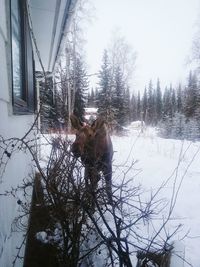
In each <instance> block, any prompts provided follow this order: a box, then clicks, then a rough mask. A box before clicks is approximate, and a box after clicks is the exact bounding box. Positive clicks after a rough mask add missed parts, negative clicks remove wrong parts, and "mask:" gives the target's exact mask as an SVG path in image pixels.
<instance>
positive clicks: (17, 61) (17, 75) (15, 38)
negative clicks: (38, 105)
mask: <svg viewBox="0 0 200 267" xmlns="http://www.w3.org/2000/svg"><path fill="white" fill-rule="evenodd" d="M19 8H20V7H19V2H18V0H11V26H12V72H13V93H14V97H17V98H20V99H23V90H22V54H21V52H22V49H21V44H22V33H21V19H20V9H19Z"/></svg>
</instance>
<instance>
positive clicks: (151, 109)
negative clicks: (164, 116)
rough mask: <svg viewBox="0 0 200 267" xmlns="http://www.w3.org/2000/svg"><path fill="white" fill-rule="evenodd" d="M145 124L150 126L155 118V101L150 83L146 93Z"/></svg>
mask: <svg viewBox="0 0 200 267" xmlns="http://www.w3.org/2000/svg"><path fill="white" fill-rule="evenodd" d="M146 116H147V123H148V124H150V125H152V124H153V122H154V118H155V117H154V116H155V99H154V91H153V84H152V81H150V82H149V87H148V92H147V115H146Z"/></svg>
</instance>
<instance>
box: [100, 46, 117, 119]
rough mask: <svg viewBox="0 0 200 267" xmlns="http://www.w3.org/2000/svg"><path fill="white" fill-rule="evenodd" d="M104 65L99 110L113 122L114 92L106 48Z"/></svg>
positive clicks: (101, 73) (101, 75)
mask: <svg viewBox="0 0 200 267" xmlns="http://www.w3.org/2000/svg"><path fill="white" fill-rule="evenodd" d="M102 61H103V62H102V66H101V70H100V72H99V73H100V74H99V92H98V96H97V107H98V112H99V113H102V114H104V116H105V118H106V120H107V121H108V122H109V123H111V122H112V121H113V120H114V107H113V102H112V100H113V94H112V93H113V92H112V77H111V68H110V63H109V59H108V53H107V50H104V54H103V59H102Z"/></svg>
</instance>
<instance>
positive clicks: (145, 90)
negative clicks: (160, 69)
mask: <svg viewBox="0 0 200 267" xmlns="http://www.w3.org/2000/svg"><path fill="white" fill-rule="evenodd" d="M147 109H148V103H147V89H146V87H145V89H144V94H143V98H142V113H143V118H142V119H143V121H145V122H146V116H147Z"/></svg>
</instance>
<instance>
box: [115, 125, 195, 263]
mask: <svg viewBox="0 0 200 267" xmlns="http://www.w3.org/2000/svg"><path fill="white" fill-rule="evenodd" d="M112 140H113V145H114V150H115V153H114V162H113V165H114V177H113V182H114V183H115V182H120V181H117V179H120V177H122V175H120V174H119V172H120V171H121V173H123V169H124V168H127V167H126V166H130V165H131V163H132V162H133V161H137V162H136V164H134V167H133V169H132V171H130V172H129V174H128V175H129V176H130V178H131V177H133V176H134V179H133V182H134V183H135V185H137V184H140V185H141V187H142V188H143V190H144V195H145V196H146V197H147V198H148V196H149V197H150V194H152V192H156V191H157V190H158V189H159V188H160V186H161V185H162V184H163V186H162V188H161V190H160V191H159V193H158V196H157V198H158V199H159V198H160V199H161V198H163V199H166V200H168V201H169V203H170V201H171V199H172V196H173V195H175V196H174V197H173V199H174V203H175V206H174V209H173V213H172V217H171V218H172V220H171V221H170V222H169V224H168V228H169V231H170V230H172V229H173V227H174V225H179V224H182V228H181V230H180V231H179V232H178V233H177V234H176V235H175V236H173V238H172V241H176V240H181V241H180V242H181V243H182V244H183V245H184V246H185V252H184V253H185V260H186V262H188V263H190V264H191V265H192V266H194V267H199V266H200V255H199V246H200V211H199V207H200V193H199V192H200V142H195V143H192V142H188V141H180V140H172V139H162V138H159V137H157V135H156V132H155V130H154V129H151V128H150V129H146V131H145V132H144V133H140V132H139V131H136V130H135V131H134V130H132V131H130V132H129V133H128V135H127V136H123V137H117V136H113V137H112ZM119 166H123V167H120V168H119ZM119 169H120V170H119ZM115 176H116V178H115ZM173 192H175V194H173ZM175 198H176V199H175ZM163 212H164V214H160V218H162V216H164V215H165V212H166V213H167V208H166V209H164V210H163ZM155 227H156V226H155ZM170 227H171V228H172V229H170ZM172 231H173V230H172ZM186 262H185V263H184V266H189V265H188V264H187V263H186Z"/></svg>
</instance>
